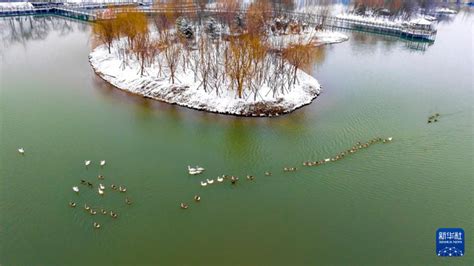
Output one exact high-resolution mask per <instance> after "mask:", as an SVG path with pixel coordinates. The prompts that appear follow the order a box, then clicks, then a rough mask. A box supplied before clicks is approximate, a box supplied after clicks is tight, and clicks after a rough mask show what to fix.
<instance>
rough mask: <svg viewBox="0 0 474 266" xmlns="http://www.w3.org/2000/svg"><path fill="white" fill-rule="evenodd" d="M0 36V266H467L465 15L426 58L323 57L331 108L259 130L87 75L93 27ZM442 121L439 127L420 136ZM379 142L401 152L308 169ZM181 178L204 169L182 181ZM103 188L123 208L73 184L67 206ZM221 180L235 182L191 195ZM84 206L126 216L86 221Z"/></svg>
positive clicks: (345, 50) (265, 122)
mask: <svg viewBox="0 0 474 266" xmlns="http://www.w3.org/2000/svg"><path fill="white" fill-rule="evenodd" d="M0 32H1V33H0V37H1V38H2V39H1V44H0V49H1V50H0V60H1V61H0V62H1V64H0V70H1V72H0V264H1V265H73V264H77V265H108V264H110V265H112V264H113V265H120V264H123V265H139V264H153V265H191V264H193V265H474V244H473V243H474V238H473V236H474V179H473V177H474V176H473V173H474V169H473V157H474V152H473V148H474V139H473V136H474V134H473V37H472V36H473V17H472V15H470V14H468V13H466V12H461V13H460V14H458V15H457V16H456V17H455V18H454V19H453V20H452V21H448V22H441V23H440V24H439V25H438V35H437V38H436V41H435V42H434V44H432V45H429V46H428V45H420V44H419V43H411V42H407V41H404V40H401V39H398V38H395V37H388V36H382V35H374V34H367V33H358V32H345V33H346V34H348V36H349V37H350V40H349V41H347V42H345V43H341V44H335V45H331V46H326V47H325V48H324V58H322V59H321V60H320V61H319V62H317V63H315V66H314V68H313V74H314V76H315V77H316V78H317V79H318V80H319V81H320V83H321V84H322V86H323V89H324V91H323V93H322V94H321V95H320V96H319V97H318V98H317V99H316V100H315V101H314V102H313V103H312V104H311V105H309V106H306V107H304V108H301V109H299V110H297V111H295V112H294V113H291V114H289V115H285V116H282V117H279V118H264V119H261V118H238V117H233V116H224V115H217V114H210V113H204V112H199V111H194V110H190V109H186V108H182V107H178V106H173V105H168V104H164V103H160V102H156V101H153V100H148V99H143V98H141V97H138V96H135V95H131V94H128V93H125V92H122V91H120V90H117V89H114V88H113V87H111V86H110V85H108V84H106V83H105V82H104V81H102V80H101V79H100V78H98V77H97V76H96V75H95V74H94V73H93V71H92V69H91V67H90V65H89V62H88V54H89V52H90V51H91V47H92V44H91V42H92V41H91V39H90V25H88V24H85V23H81V22H77V21H70V20H66V19H63V18H58V17H22V18H8V19H1V20H0ZM436 112H439V113H440V114H441V117H440V120H439V122H438V123H434V124H427V117H428V116H429V115H432V114H434V113H436ZM378 136H381V137H388V136H392V137H393V138H394V140H393V142H392V143H390V144H377V145H373V146H371V147H370V148H369V149H365V150H362V151H359V152H357V153H356V154H355V155H353V156H350V157H348V158H346V159H344V160H341V161H338V162H334V163H329V164H326V165H323V166H319V167H313V168H304V167H303V166H302V165H301V163H302V162H303V161H305V160H316V159H317V160H320V159H324V158H327V157H328V156H331V155H335V154H336V153H337V152H340V151H343V150H346V149H347V148H349V147H350V146H352V145H353V144H354V143H355V142H357V141H367V140H369V139H371V138H373V137H378ZM19 147H24V148H25V150H26V153H25V155H24V156H21V155H20V154H18V152H17V149H18V148H19ZM86 159H90V160H92V161H93V162H92V165H91V166H90V167H88V168H86V167H85V166H84V160H86ZM101 159H105V160H107V165H106V166H105V167H104V168H103V169H101V168H100V167H99V166H98V161H99V160H101ZM187 165H201V166H203V167H206V169H207V171H206V172H205V173H204V174H203V175H201V176H189V175H188V174H187V170H186V167H187ZM285 166H288V167H291V166H296V167H298V169H299V170H298V171H296V172H293V173H285V172H283V171H282V168H283V167H285ZM265 171H271V172H272V173H273V175H272V176H264V175H263V173H264V172H265ZM98 174H103V175H104V176H105V180H104V181H103V183H105V184H106V185H107V186H109V185H110V184H112V183H114V184H117V185H119V184H123V185H125V186H126V187H127V189H128V191H127V192H126V193H125V194H127V196H128V197H130V198H131V199H132V200H133V204H132V205H130V206H127V205H126V204H125V203H124V197H125V195H124V194H120V193H118V192H112V191H111V190H110V188H107V189H106V195H105V196H103V197H102V198H100V197H99V196H98V195H97V193H95V189H93V190H89V189H88V188H86V187H84V186H81V185H79V186H80V189H81V191H80V193H79V195H76V194H74V193H73V191H72V190H71V187H72V186H74V185H77V184H78V183H79V181H80V180H81V179H87V180H89V181H92V182H93V183H94V184H97V183H98V180H97V178H96V176H97V175H98ZM220 174H229V175H231V174H233V175H237V176H240V177H241V180H240V181H239V182H238V184H237V185H235V186H232V185H230V184H229V183H224V184H213V185H210V186H208V187H205V188H202V187H200V185H199V182H200V181H201V180H203V179H205V178H215V177H216V176H217V175H220ZM247 174H252V175H255V176H256V179H255V180H254V181H247V180H245V178H244V176H245V175H247ZM195 194H199V195H201V197H202V200H201V202H200V203H198V204H196V203H194V202H193V200H192V199H193V196H194V195H195ZM69 201H75V202H76V203H77V204H78V205H79V206H78V207H76V208H70V207H69V206H68V202H69ZM180 202H187V203H188V204H189V205H190V207H189V209H188V210H181V209H180V208H179V203H180ZM84 203H88V204H90V205H91V206H93V207H96V206H103V207H105V208H107V209H113V210H115V211H116V212H117V213H118V214H119V217H118V218H117V219H116V220H114V219H112V218H111V217H108V216H103V215H100V214H97V215H95V216H92V215H90V214H88V213H86V212H85V211H84V210H83V208H82V206H83V204H84ZM94 221H96V222H99V223H101V225H102V228H101V229H99V230H94V229H93V227H92V223H93V222H94ZM440 227H461V228H464V230H465V233H466V252H465V256H464V257H462V258H440V257H437V256H436V253H435V232H436V230H437V229H438V228H440Z"/></svg>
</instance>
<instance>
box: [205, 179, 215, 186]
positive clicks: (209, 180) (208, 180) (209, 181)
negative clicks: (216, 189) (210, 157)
mask: <svg viewBox="0 0 474 266" xmlns="http://www.w3.org/2000/svg"><path fill="white" fill-rule="evenodd" d="M206 181H207V183H208V184H209V185H210V184H213V183H214V179H207V180H206Z"/></svg>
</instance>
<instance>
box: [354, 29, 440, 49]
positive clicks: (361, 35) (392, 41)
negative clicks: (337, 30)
mask: <svg viewBox="0 0 474 266" xmlns="http://www.w3.org/2000/svg"><path fill="white" fill-rule="evenodd" d="M350 39H351V42H350V43H351V46H352V47H353V49H354V50H357V51H362V50H363V51H367V52H370V51H373V50H375V49H376V48H378V47H381V48H382V49H384V50H385V51H387V52H389V51H391V50H393V49H398V47H399V45H400V44H401V43H403V44H404V47H405V48H406V49H409V50H412V51H417V52H424V51H426V49H427V48H428V47H429V45H431V43H429V42H426V41H418V40H414V41H412V40H409V39H403V38H399V37H395V36H387V35H380V34H373V33H367V32H357V31H355V32H352V34H351V37H350Z"/></svg>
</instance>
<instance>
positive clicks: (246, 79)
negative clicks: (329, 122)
mask: <svg viewBox="0 0 474 266" xmlns="http://www.w3.org/2000/svg"><path fill="white" fill-rule="evenodd" d="M180 23H181V24H186V23H187V22H186V21H184V22H180ZM190 28H191V27H190ZM186 29H187V26H186V25H184V26H183V25H178V26H177V30H176V31H177V32H178V33H179V32H181V35H182V37H186V38H184V39H187V41H185V42H182V39H183V38H179V37H178V33H176V32H174V31H170V32H165V33H163V32H153V33H149V34H148V35H147V36H148V37H147V40H152V41H151V43H164V42H165V41H163V40H164V39H166V40H167V41H166V43H167V44H165V45H161V46H160V48H159V49H156V50H153V51H152V52H150V51H148V52H146V53H141V52H140V51H138V50H137V46H140V45H139V44H138V43H135V44H134V46H135V48H134V50H137V51H136V52H130V51H129V50H130V48H127V47H130V46H129V45H128V44H127V42H128V41H127V38H125V37H122V38H119V39H115V40H113V41H112V42H111V43H110V53H109V46H108V45H107V44H102V45H99V46H97V47H96V48H95V49H94V50H93V51H92V52H91V53H90V56H89V61H90V63H91V65H92V67H93V69H94V70H95V72H96V73H97V74H98V75H99V76H100V77H101V78H102V79H104V80H105V81H107V82H109V83H110V84H112V85H113V86H115V87H117V88H119V89H121V90H125V91H128V92H131V93H135V94H138V95H141V96H143V97H147V98H152V99H155V100H159V101H163V102H166V103H170V104H177V105H180V106H185V107H189V108H192V109H197V110H204V111H208V112H215V113H222V114H232V115H238V116H258V117H264V116H278V115H281V114H285V113H289V112H291V111H293V110H295V109H297V108H300V107H302V106H304V105H307V104H309V103H311V102H312V101H313V100H314V99H315V98H316V97H317V96H318V95H319V94H320V92H321V86H320V84H319V83H318V81H317V80H316V79H315V78H314V77H312V76H311V75H310V74H308V73H305V72H304V71H303V70H301V68H302V67H303V65H304V64H305V62H306V61H307V60H309V58H310V57H311V54H309V53H310V52H311V51H309V50H305V48H303V47H307V46H309V45H311V46H319V45H324V44H329V43H338V42H342V41H345V40H347V39H348V37H347V36H345V35H343V34H341V33H338V32H331V31H315V30H314V29H309V28H308V29H307V30H306V31H302V30H299V32H298V33H291V34H279V33H273V34H271V35H270V36H269V37H268V38H266V41H265V43H266V44H267V45H266V46H264V45H262V44H260V43H256V42H255V41H254V39H248V40H246V38H247V37H244V38H243V40H241V39H242V38H241V37H238V38H234V39H233V35H229V34H227V35H226V36H227V37H223V34H221V31H222V30H219V29H216V27H215V25H214V26H211V25H210V23H208V24H207V25H206V26H205V28H203V29H202V30H199V29H197V30H195V32H191V30H189V32H188V31H187V30H186ZM188 35H189V36H188ZM216 36H217V37H216ZM160 40H161V41H160ZM180 40H181V41H180ZM189 40H191V41H189ZM234 42H235V43H234ZM264 47H266V48H264ZM150 53H151V54H152V55H151V56H150ZM260 53H261V55H260ZM255 54H258V55H257V56H256V55H255ZM142 55H143V57H142ZM145 56H147V58H146V59H145V58H144V57H145ZM306 63H307V64H309V62H306Z"/></svg>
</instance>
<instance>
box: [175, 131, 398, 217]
mask: <svg viewBox="0 0 474 266" xmlns="http://www.w3.org/2000/svg"><path fill="white" fill-rule="evenodd" d="M392 140H393V138H392V137H388V138H386V139H385V138H381V137H377V138H373V139H371V140H369V141H368V142H366V143H361V142H357V143H356V144H355V145H354V146H352V147H351V148H349V149H347V150H345V151H343V152H340V153H338V154H336V155H335V156H334V157H329V158H326V159H323V160H319V161H305V162H303V166H318V165H322V164H325V163H328V162H335V161H339V160H341V159H343V158H345V157H346V156H347V155H351V154H354V153H356V152H357V151H358V150H360V149H364V148H368V147H369V146H371V145H372V144H376V143H389V142H391V141H392ZM201 169H202V171H204V168H201ZM191 170H193V172H194V170H197V168H191V167H190V166H188V172H189V174H191ZM297 170H298V168H296V167H283V171H284V172H294V171H297ZM202 171H201V172H202ZM264 175H265V176H271V175H272V173H271V172H269V171H266V172H264ZM246 179H247V180H250V181H251V180H254V179H255V176H252V175H247V176H246ZM225 180H230V182H231V184H236V183H237V181H238V180H239V178H238V177H236V176H228V175H222V176H218V177H217V178H216V181H217V183H223V182H224V181H225ZM214 181H215V180H214V179H206V180H203V181H200V182H201V187H206V186H208V185H212V184H214ZM194 200H195V201H196V202H199V201H201V196H199V195H195V196H194ZM180 207H181V209H188V208H189V205H188V204H186V203H184V202H181V203H180Z"/></svg>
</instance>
